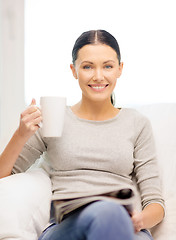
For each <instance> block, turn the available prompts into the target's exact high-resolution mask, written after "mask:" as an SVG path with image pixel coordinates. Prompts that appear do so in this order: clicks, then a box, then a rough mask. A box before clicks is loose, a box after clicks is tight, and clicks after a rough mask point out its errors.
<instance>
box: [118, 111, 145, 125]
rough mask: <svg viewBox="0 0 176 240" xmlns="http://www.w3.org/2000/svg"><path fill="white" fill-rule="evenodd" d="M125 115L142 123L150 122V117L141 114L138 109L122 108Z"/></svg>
mask: <svg viewBox="0 0 176 240" xmlns="http://www.w3.org/2000/svg"><path fill="white" fill-rule="evenodd" d="M122 109H123V112H124V113H125V115H128V117H131V118H134V119H137V120H141V121H145V122H146V121H149V119H148V117H147V116H145V115H144V114H143V113H141V112H140V111H139V110H138V109H135V108H122Z"/></svg>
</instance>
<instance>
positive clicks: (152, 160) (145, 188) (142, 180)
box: [134, 117, 164, 208]
mask: <svg viewBox="0 0 176 240" xmlns="http://www.w3.org/2000/svg"><path fill="white" fill-rule="evenodd" d="M141 120H142V121H141ZM141 120H138V122H137V123H136V124H137V125H138V129H140V132H139V133H138V137H137V138H136V143H135V149H134V172H135V175H136V180H137V185H138V187H139V191H140V194H141V203H142V208H144V207H145V206H147V205H148V204H150V203H151V202H157V203H160V204H161V205H162V206H164V200H163V198H162V193H161V182H160V177H159V171H158V164H157V158H156V150H155V143H154V137H153V133H152V127H151V124H150V122H149V120H148V119H147V118H145V117H143V119H141Z"/></svg>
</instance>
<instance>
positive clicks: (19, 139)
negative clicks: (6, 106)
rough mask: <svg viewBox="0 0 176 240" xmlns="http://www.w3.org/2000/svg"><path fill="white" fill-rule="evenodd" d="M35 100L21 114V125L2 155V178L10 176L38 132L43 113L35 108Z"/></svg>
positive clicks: (0, 175)
mask: <svg viewBox="0 0 176 240" xmlns="http://www.w3.org/2000/svg"><path fill="white" fill-rule="evenodd" d="M35 104H36V102H35V99H33V100H32V102H31V105H30V106H29V107H28V108H27V109H26V110H25V111H24V112H23V113H22V114H21V118H20V125H19V127H18V129H17V130H16V131H15V133H14V135H13V136H12V138H11V140H10V142H9V143H8V145H7V146H6V148H5V149H4V151H3V152H2V154H1V155H0V178H3V177H6V176H9V175H10V174H11V172H12V168H13V166H14V164H15V162H16V160H17V158H18V155H19V154H20V152H21V151H22V148H23V146H24V145H25V143H26V142H27V141H28V139H29V138H30V137H31V136H32V135H33V134H34V133H35V132H36V131H37V130H38V128H39V126H38V124H39V123H40V122H41V120H42V117H41V111H40V110H39V109H38V108H37V107H36V106H35Z"/></svg>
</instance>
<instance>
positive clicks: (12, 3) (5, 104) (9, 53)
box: [0, 0, 24, 151]
mask: <svg viewBox="0 0 176 240" xmlns="http://www.w3.org/2000/svg"><path fill="white" fill-rule="evenodd" d="M0 9H1V11H0V23H1V25H0V51H1V52H0V56H1V57H0V63H1V68H0V151H1V150H2V149H3V148H4V146H5V145H6V144H7V142H8V141H9V139H10V136H11V135H12V133H13V132H14V130H15V129H16V127H17V126H18V123H19V115H20V113H21V111H22V109H24V1H23V0H0Z"/></svg>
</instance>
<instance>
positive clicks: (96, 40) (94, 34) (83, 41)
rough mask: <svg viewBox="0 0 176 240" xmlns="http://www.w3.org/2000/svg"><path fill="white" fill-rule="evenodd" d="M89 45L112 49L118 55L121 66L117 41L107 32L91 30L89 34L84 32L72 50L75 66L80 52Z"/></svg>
mask: <svg viewBox="0 0 176 240" xmlns="http://www.w3.org/2000/svg"><path fill="white" fill-rule="evenodd" d="M88 44H105V45H108V46H110V47H112V48H113V49H114V50H115V51H116V53H117V58H118V60H119V64H120V62H121V54H120V48H119V44H118V42H117V40H116V39H115V38H114V37H113V36H112V35H111V34H110V33H109V32H107V31H105V30H90V31H87V32H83V33H82V34H81V35H80V36H79V38H78V39H77V40H76V42H75V44H74V47H73V50H72V62H73V64H74V65H75V61H76V59H77V57H78V52H79V50H80V49H81V48H82V47H84V46H85V45H88Z"/></svg>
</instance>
